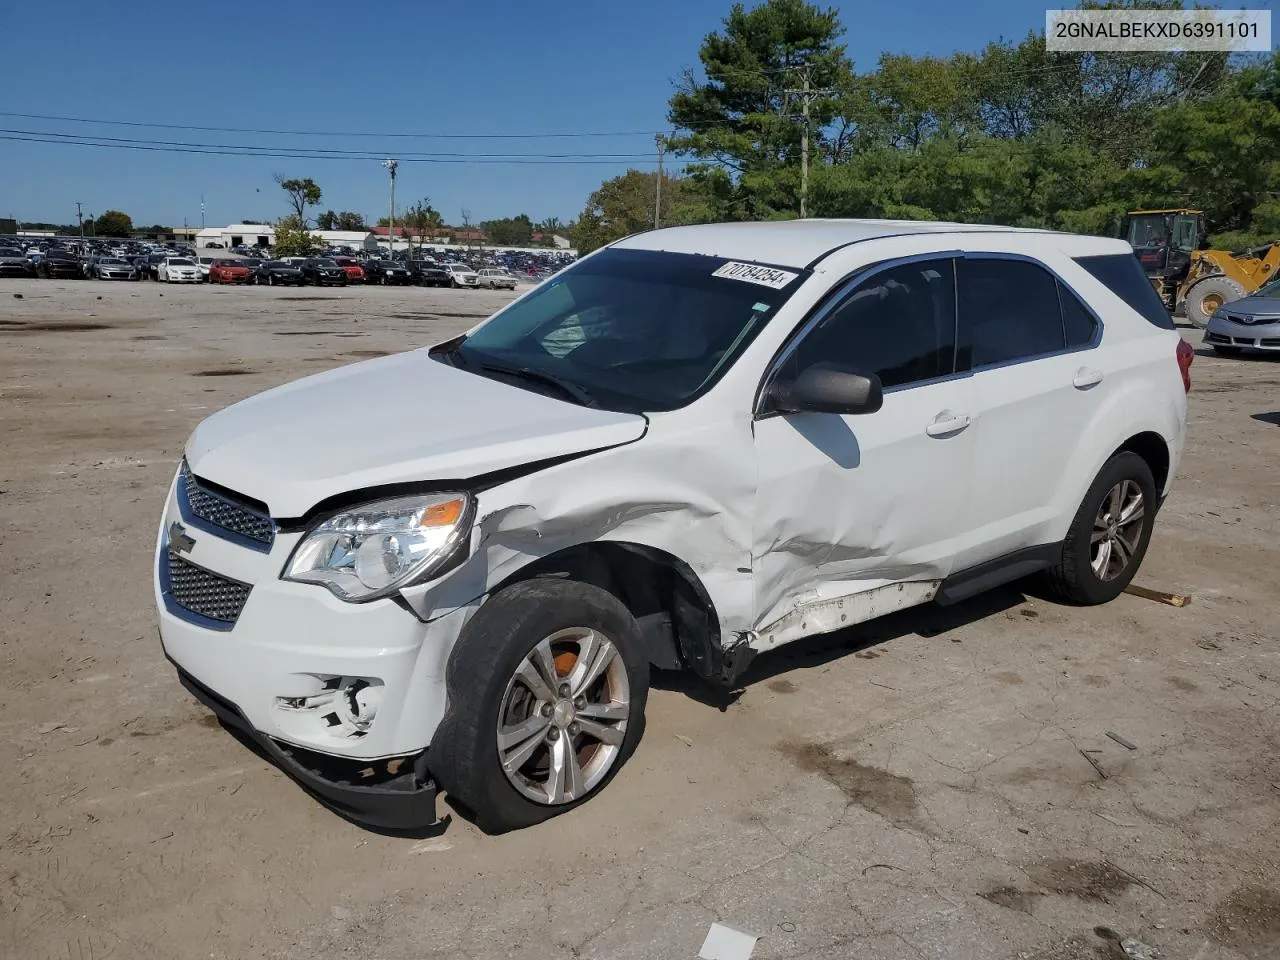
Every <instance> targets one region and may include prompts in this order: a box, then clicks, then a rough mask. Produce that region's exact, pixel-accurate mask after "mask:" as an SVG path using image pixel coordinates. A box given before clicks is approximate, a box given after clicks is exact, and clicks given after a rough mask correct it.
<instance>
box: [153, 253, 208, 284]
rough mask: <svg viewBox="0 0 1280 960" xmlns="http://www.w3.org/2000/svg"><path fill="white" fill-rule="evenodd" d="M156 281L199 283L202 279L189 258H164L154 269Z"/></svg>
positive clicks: (197, 267)
mask: <svg viewBox="0 0 1280 960" xmlns="http://www.w3.org/2000/svg"><path fill="white" fill-rule="evenodd" d="M156 279H157V280H160V281H162V282H163V283H201V282H203V279H204V278H203V277H201V276H200V267H199V265H198V264H197V263H196V262H195V261H194V260H193V259H191V258H190V257H165V258H164V259H163V260H162V261H160V265H159V266H158V267H157V268H156Z"/></svg>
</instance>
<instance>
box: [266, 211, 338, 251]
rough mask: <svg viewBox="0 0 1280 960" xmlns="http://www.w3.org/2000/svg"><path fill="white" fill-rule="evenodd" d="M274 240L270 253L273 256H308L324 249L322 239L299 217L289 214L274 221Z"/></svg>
mask: <svg viewBox="0 0 1280 960" xmlns="http://www.w3.org/2000/svg"><path fill="white" fill-rule="evenodd" d="M275 234H276V240H275V243H274V244H272V247H271V254H272V256H275V257H309V256H312V255H313V254H316V253H320V252H322V251H323V250H324V249H325V246H324V241H323V240H321V239H320V238H319V237H318V236H316V235H315V234H313V233H312V232H311V231H310V230H308V229H307V227H306V225H305V224H304V223H303V221H302V220H301V219H299V218H298V217H296V216H293V215H290V216H287V217H281V218H280V219H279V220H278V221H277V222H276V230H275Z"/></svg>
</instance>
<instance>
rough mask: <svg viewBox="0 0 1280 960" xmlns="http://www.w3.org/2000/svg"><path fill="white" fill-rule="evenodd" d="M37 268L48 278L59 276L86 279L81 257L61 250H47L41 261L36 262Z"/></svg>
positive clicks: (41, 274)
mask: <svg viewBox="0 0 1280 960" xmlns="http://www.w3.org/2000/svg"><path fill="white" fill-rule="evenodd" d="M36 270H37V271H38V272H39V274H40V276H42V277H44V278H45V279H46V280H53V279H58V278H61V279H70V280H82V279H84V267H83V265H82V264H81V263H80V258H79V257H75V256H72V255H71V254H69V253H62V252H61V251H53V250H50V251H48V252H46V253H45V255H44V257H43V258H41V260H40V262H39V263H38V264H36Z"/></svg>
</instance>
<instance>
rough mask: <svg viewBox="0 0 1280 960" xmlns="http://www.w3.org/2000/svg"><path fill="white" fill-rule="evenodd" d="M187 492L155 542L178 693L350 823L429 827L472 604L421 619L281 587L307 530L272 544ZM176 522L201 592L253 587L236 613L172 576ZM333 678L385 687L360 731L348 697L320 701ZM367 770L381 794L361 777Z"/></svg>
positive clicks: (171, 504)
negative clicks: (239, 530) (449, 693)
mask: <svg viewBox="0 0 1280 960" xmlns="http://www.w3.org/2000/svg"><path fill="white" fill-rule="evenodd" d="M181 490H183V486H182V484H181V483H180V482H179V481H178V480H177V479H175V482H174V484H173V486H172V487H171V489H170V493H169V499H168V502H167V504H166V508H165V512H164V517H163V520H162V522H161V525H160V530H159V531H158V535H157V540H156V568H155V577H154V590H155V598H156V605H157V608H158V610H159V620H160V638H161V643H162V645H163V647H164V652H165V655H166V657H168V659H169V660H170V661H171V662H173V664H174V665H175V667H177V669H178V672H179V677H180V679H181V680H182V682H183V683H184V685H185V686H187V688H188V689H190V690H191V691H192V692H193V693H195V695H196V696H197V698H199V699H200V700H201V701H202V702H204V703H206V704H207V705H209V706H210V708H211V709H214V710H215V712H217V713H218V715H219V716H220V717H222V718H223V719H224V720H226V722H228V723H229V724H231V725H233V726H236V727H238V728H240V729H241V730H243V731H244V732H245V733H246V735H247V736H249V737H250V738H251V739H253V740H254V741H255V742H256V743H257V744H258V745H259V746H260V747H261V748H262V749H263V751H264V752H266V753H267V755H268V756H270V757H271V759H272V760H273V761H274V762H275V763H276V764H277V765H278V766H280V767H281V769H283V770H284V771H285V772H286V773H288V774H289V775H290V776H292V777H293V778H294V779H296V780H298V781H299V782H300V783H302V784H303V786H305V787H306V788H307V789H308V790H309V791H311V792H312V793H313V794H315V795H316V796H317V797H318V798H319V799H321V800H323V801H324V802H325V803H326V804H327V805H329V806H331V807H333V808H334V809H336V810H338V811H339V812H340V813H343V814H344V815H345V816H348V817H350V818H352V819H355V820H358V821H360V822H363V823H368V824H370V825H375V826H382V827H392V826H396V827H407V826H422V825H425V824H427V823H430V822H432V820H433V818H434V812H433V811H434V806H433V805H432V801H433V800H434V792H435V787H434V785H433V784H432V783H431V782H430V778H429V776H428V775H427V773H426V769H425V760H423V757H424V756H425V752H426V749H427V747H428V745H429V743H430V741H431V737H432V734H433V733H434V731H435V729H436V727H437V726H438V724H439V722H440V719H441V717H442V716H443V714H444V708H445V681H444V673H445V665H446V661H447V658H448V655H449V653H450V651H451V650H452V648H453V644H454V642H455V641H456V640H457V637H458V635H459V634H460V632H461V630H462V627H463V625H464V624H465V623H466V621H467V620H468V619H469V618H470V615H471V612H472V609H471V608H458V609H454V610H452V611H451V612H449V613H446V614H444V615H443V616H440V617H437V618H435V619H433V620H431V621H429V622H426V623H424V622H423V621H422V620H420V619H419V618H418V617H417V616H416V615H415V614H413V613H412V612H411V611H410V610H409V609H408V608H407V607H406V606H403V605H401V604H399V603H397V602H396V601H395V600H393V599H384V600H377V601H373V602H370V603H358V604H355V603H345V602H343V601H341V600H339V599H337V598H336V597H334V596H333V595H332V594H331V593H329V591H328V590H326V589H325V588H324V587H321V586H316V585H312V584H300V583H290V582H286V581H283V580H281V579H279V574H280V571H281V570H282V569H283V567H284V565H285V563H286V562H287V559H288V557H289V555H290V554H291V553H292V551H293V549H294V547H295V546H296V544H297V543H298V541H299V540H300V539H301V537H302V534H301V533H296V532H293V533H286V532H283V531H278V530H277V531H275V533H274V537H273V539H272V542H271V543H270V544H264V543H255V542H253V541H250V540H247V539H246V538H245V537H244V536H238V535H236V534H228V531H227V530H226V529H220V528H218V527H216V526H214V525H212V524H210V523H208V522H206V521H205V520H203V519H201V517H200V516H197V515H196V514H195V513H193V511H192V505H191V502H190V501H189V500H188V499H187V498H186V496H185V494H184V493H180V491H181ZM175 524H176V525H177V527H178V533H179V539H178V540H176V541H173V542H174V543H175V544H177V546H178V547H179V548H180V549H178V550H177V551H176V552H175V553H174V554H173V556H175V557H177V558H178V560H179V561H180V562H181V564H183V565H184V566H185V568H186V570H187V574H190V573H191V568H192V567H195V568H197V570H196V573H195V576H197V578H199V577H204V578H205V580H204V582H203V583H202V584H201V583H197V584H196V587H195V589H196V590H197V591H199V590H205V589H208V585H209V583H210V580H209V577H215V578H221V579H222V580H224V581H234V582H236V583H238V584H240V585H247V587H248V590H247V596H245V597H244V598H243V599H242V600H241V601H240V603H241V604H242V605H241V606H239V607H238V612H235V613H230V614H227V613H218V614H217V615H218V616H221V617H222V618H223V619H221V620H213V619H210V618H209V617H207V616H202V615H201V614H199V613H196V612H194V611H193V610H192V609H190V607H189V606H184V605H183V602H186V603H188V604H191V600H190V599H189V597H190V596H191V595H192V594H190V593H187V594H184V593H183V591H184V590H188V591H190V590H191V589H192V587H191V584H190V583H186V584H185V585H184V583H183V582H181V581H175V580H174V578H173V575H172V574H171V573H170V562H171V561H170V557H171V540H173V537H174V525H175ZM188 541H189V542H188ZM212 582H213V583H217V580H213V581H212ZM195 596H196V597H197V600H198V599H199V598H200V594H199V593H196V594H195ZM206 596H207V595H206ZM194 605H196V606H198V605H199V604H198V603H196V604H194ZM337 678H341V680H342V682H344V683H345V682H347V681H348V680H351V679H362V680H365V681H367V682H369V683H371V684H372V685H374V686H375V687H377V689H378V691H379V693H380V698H379V701H378V705H377V712H376V715H374V716H373V719H372V723H371V724H369V726H368V727H367V728H366V729H363V730H358V729H356V728H354V727H352V726H351V724H350V723H348V722H346V720H347V719H349V718H342V714H343V711H342V707H341V704H342V701H341V698H340V695H339V696H338V697H335V698H333V699H331V700H328V701H325V700H324V697H323V695H322V694H323V691H322V692H321V694H320V695H318V694H317V691H318V690H319V685H321V684H323V683H326V682H331V683H335V682H338V680H337ZM387 761H391V762H393V763H394V765H395V769H391V768H390V767H389V766H388V764H387ZM397 761H398V762H397ZM369 771H373V773H369ZM379 771H381V774H382V776H381V778H380V779H379V774H378V772H379ZM390 774H395V776H390ZM410 774H412V777H411V779H408V780H406V779H402V778H403V777H405V776H408V775H410ZM369 776H373V777H374V778H375V780H374V782H373V786H366V785H363V784H361V783H360V781H361V780H363V779H368V777H369ZM424 811H426V812H428V813H430V814H431V816H425V817H424ZM410 820H412V822H409V821H410Z"/></svg>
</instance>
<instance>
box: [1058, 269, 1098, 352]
mask: <svg viewBox="0 0 1280 960" xmlns="http://www.w3.org/2000/svg"><path fill="white" fill-rule="evenodd" d="M1058 299H1059V301H1061V303H1062V329H1063V331H1064V332H1065V333H1066V335H1067V347H1068V349H1070V348H1072V347H1084V346H1087V345H1089V344H1090V343H1092V342H1093V335H1094V333H1095V332H1096V331H1097V328H1098V320H1097V318H1096V317H1095V316H1094V315H1093V314H1092V313H1090V312H1089V311H1088V310H1087V309H1086V308H1085V305H1084V304H1083V303H1081V302H1080V298H1079V297H1077V296H1076V295H1075V294H1074V293H1072V292H1071V291H1070V290H1069V289H1067V287H1066V286H1064V285H1063V283H1062V282H1061V281H1059V282H1058Z"/></svg>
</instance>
